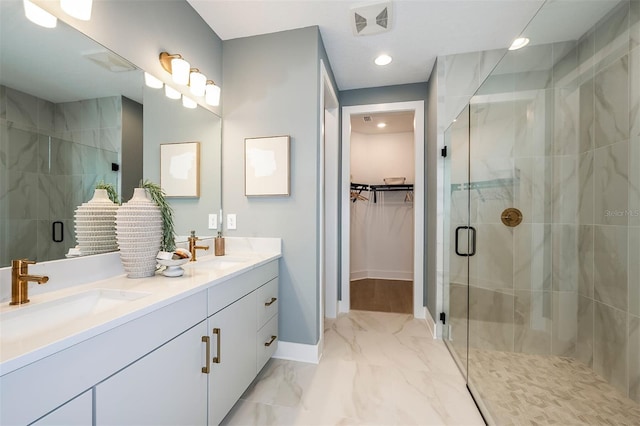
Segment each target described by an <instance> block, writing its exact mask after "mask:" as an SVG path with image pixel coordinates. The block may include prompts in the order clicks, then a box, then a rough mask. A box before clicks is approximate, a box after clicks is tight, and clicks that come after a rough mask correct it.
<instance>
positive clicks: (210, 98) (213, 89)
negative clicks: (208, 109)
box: [204, 80, 220, 106]
mask: <svg viewBox="0 0 640 426" xmlns="http://www.w3.org/2000/svg"><path fill="white" fill-rule="evenodd" d="M204 101H205V102H206V103H207V104H209V105H211V106H218V105H220V87H219V86H217V85H216V84H215V83H214V82H213V80H207V86H206V88H205V94H204Z"/></svg>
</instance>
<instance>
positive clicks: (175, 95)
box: [164, 84, 182, 99]
mask: <svg viewBox="0 0 640 426" xmlns="http://www.w3.org/2000/svg"><path fill="white" fill-rule="evenodd" d="M164 95H165V96H166V97H167V98H169V99H180V96H182V95H181V94H180V92H178V91H177V90H176V89H174V88H173V87H171V86H169V85H166V84H165V85H164Z"/></svg>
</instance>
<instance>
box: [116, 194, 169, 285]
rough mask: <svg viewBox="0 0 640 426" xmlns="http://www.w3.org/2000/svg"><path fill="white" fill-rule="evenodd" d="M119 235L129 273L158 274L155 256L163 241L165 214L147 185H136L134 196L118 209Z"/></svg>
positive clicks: (121, 249)
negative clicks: (150, 195)
mask: <svg viewBox="0 0 640 426" xmlns="http://www.w3.org/2000/svg"><path fill="white" fill-rule="evenodd" d="M116 237H117V240H118V247H119V248H120V260H121V261H122V265H123V266H124V270H125V272H126V273H127V277H129V278H143V277H150V276H152V275H153V274H155V272H156V265H157V262H156V256H157V254H158V252H159V251H160V246H161V244H162V214H161V213H160V207H158V205H157V204H156V203H155V202H153V201H152V200H150V199H149V198H148V197H147V191H146V190H145V189H144V188H135V189H134V190H133V198H131V199H130V200H129V201H128V202H126V203H124V204H123V205H122V206H120V208H119V209H118V213H117V214H116Z"/></svg>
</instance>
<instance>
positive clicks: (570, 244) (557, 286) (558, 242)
mask: <svg viewBox="0 0 640 426" xmlns="http://www.w3.org/2000/svg"><path fill="white" fill-rule="evenodd" d="M551 233H552V237H551V238H552V253H553V254H552V258H553V266H552V271H553V275H552V284H553V290H555V291H573V292H577V291H578V277H579V275H580V273H579V264H580V257H579V227H578V225H552V227H551Z"/></svg>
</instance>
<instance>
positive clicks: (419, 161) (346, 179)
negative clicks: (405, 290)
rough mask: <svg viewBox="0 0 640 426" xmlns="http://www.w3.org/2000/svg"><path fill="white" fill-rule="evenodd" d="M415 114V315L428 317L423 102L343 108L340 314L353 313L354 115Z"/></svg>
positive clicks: (416, 316)
mask: <svg viewBox="0 0 640 426" xmlns="http://www.w3.org/2000/svg"><path fill="white" fill-rule="evenodd" d="M398 111H413V112H414V122H413V138H414V162H415V183H414V186H413V212H414V213H413V214H414V217H413V224H414V225H413V226H414V228H413V233H414V238H413V316H414V317H415V318H426V306H424V305H423V303H424V302H423V296H424V287H425V274H424V265H425V257H424V226H425V210H424V195H425V194H424V177H425V170H424V142H425V139H424V101H408V102H390V103H380V104H369V105H355V106H346V107H342V157H341V158H342V190H341V201H342V203H341V204H342V211H341V217H340V221H341V223H342V226H341V231H342V232H341V237H340V247H341V253H342V256H341V270H340V282H341V292H340V293H338V298H339V303H338V310H339V312H349V310H350V303H351V300H350V297H349V289H350V275H351V265H350V246H351V223H350V220H351V203H350V200H349V197H350V193H351V192H350V189H351V185H350V184H351V177H350V174H351V173H350V169H351V115H353V114H366V113H380V112H398Z"/></svg>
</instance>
